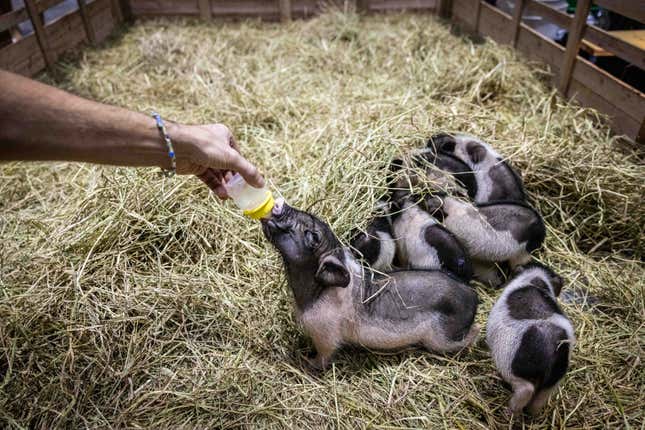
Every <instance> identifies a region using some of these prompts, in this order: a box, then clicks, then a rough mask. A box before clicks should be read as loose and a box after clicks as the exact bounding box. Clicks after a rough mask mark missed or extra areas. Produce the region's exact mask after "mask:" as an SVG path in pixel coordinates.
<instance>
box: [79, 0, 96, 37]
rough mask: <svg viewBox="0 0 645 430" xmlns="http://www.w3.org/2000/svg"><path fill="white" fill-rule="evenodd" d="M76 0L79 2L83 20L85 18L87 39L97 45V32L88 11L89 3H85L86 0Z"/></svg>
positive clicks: (84, 24)
mask: <svg viewBox="0 0 645 430" xmlns="http://www.w3.org/2000/svg"><path fill="white" fill-rule="evenodd" d="M76 1H77V3H78V11H79V12H80V13H81V20H83V28H84V29H85V35H86V36H87V40H88V41H89V42H90V45H92V46H94V45H96V33H95V32H94V27H93V26H92V21H91V19H90V14H89V13H88V12H87V5H86V4H85V0H76Z"/></svg>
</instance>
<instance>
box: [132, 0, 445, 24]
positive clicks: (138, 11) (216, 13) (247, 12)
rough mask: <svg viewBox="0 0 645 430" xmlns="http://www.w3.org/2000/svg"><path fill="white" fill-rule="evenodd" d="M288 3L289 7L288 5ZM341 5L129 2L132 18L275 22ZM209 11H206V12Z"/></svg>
mask: <svg viewBox="0 0 645 430" xmlns="http://www.w3.org/2000/svg"><path fill="white" fill-rule="evenodd" d="M439 1H440V0H351V1H348V2H347V3H352V4H353V5H355V6H357V7H358V9H359V10H360V11H361V12H389V11H399V10H414V11H429V12H435V11H436V9H437V8H438V6H439ZM287 3H288V4H287ZM333 3H335V4H337V5H339V6H342V5H343V4H344V3H346V2H344V1H342V0H335V1H330V0H290V1H288V2H285V1H284V0H130V6H131V9H132V14H133V15H134V16H135V17H152V16H176V15H181V16H202V17H206V16H208V17H213V18H230V19H235V18H249V17H259V18H262V19H265V20H278V19H280V18H282V19H283V20H284V17H285V16H286V15H287V13H286V11H287V9H285V8H286V7H288V11H290V15H291V17H293V18H306V17H310V16H313V15H315V14H317V13H319V12H320V11H321V10H322V9H323V8H325V7H328V5H330V4H333ZM208 9H209V10H208Z"/></svg>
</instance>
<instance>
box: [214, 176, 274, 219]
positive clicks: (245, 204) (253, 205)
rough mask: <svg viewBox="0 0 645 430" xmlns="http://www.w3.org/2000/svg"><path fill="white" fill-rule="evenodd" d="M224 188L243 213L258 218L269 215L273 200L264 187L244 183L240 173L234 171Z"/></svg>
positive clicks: (269, 192)
mask: <svg viewBox="0 0 645 430" xmlns="http://www.w3.org/2000/svg"><path fill="white" fill-rule="evenodd" d="M224 188H226V193H227V194H228V195H229V197H231V198H232V199H233V201H234V202H235V204H236V205H237V207H239V208H240V209H242V211H244V215H246V216H248V217H250V218H253V219H258V220H259V219H262V218H267V217H270V216H271V209H273V205H274V204H275V201H274V200H273V194H272V193H271V191H269V190H268V189H266V187H264V188H254V187H252V186H250V185H249V184H247V183H246V181H245V180H244V178H243V177H242V175H240V174H239V173H236V174H235V175H234V176H233V178H231V180H229V181H227V182H226V184H225V185H224Z"/></svg>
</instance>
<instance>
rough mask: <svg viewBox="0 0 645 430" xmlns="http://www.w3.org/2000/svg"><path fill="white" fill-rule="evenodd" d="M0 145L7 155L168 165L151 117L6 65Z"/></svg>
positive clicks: (2, 156)
mask: <svg viewBox="0 0 645 430" xmlns="http://www.w3.org/2000/svg"><path fill="white" fill-rule="evenodd" d="M171 127H173V126H172V125H171ZM171 136H172V134H171ZM0 148H1V150H0V160H4V161H9V160H51V161H54V160H67V161H84V162H92V163H101V164H112V165H123V166H161V167H168V166H169V157H168V151H167V149H166V147H165V144H164V143H163V141H162V140H161V138H160V136H159V132H158V130H157V128H156V126H155V121H154V119H152V118H151V117H149V116H147V115H143V114H141V113H136V112H131V111H128V110H126V109H121V108H118V107H114V106H108V105H104V104H101V103H96V102H93V101H90V100H86V99H83V98H80V97H77V96H74V95H72V94H69V93H67V92H64V91H62V90H59V89H56V88H53V87H50V86H47V85H44V84H41V83H38V82H35V81H31V80H29V79H26V78H23V77H20V76H17V75H13V74H10V73H7V72H3V71H0Z"/></svg>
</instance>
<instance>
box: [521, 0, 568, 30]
mask: <svg viewBox="0 0 645 430" xmlns="http://www.w3.org/2000/svg"><path fill="white" fill-rule="evenodd" d="M526 9H527V10H528V11H530V12H533V13H537V14H538V15H541V16H543V17H544V18H546V20H547V21H551V22H552V23H554V24H555V25H558V26H560V27H563V28H568V27H569V25H570V24H571V20H572V19H573V18H571V16H569V15H567V14H566V13H563V12H560V11H559V10H556V9H553V8H552V7H551V6H548V5H546V4H544V3H542V2H539V1H536V0H529V3H528V6H527V7H526Z"/></svg>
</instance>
